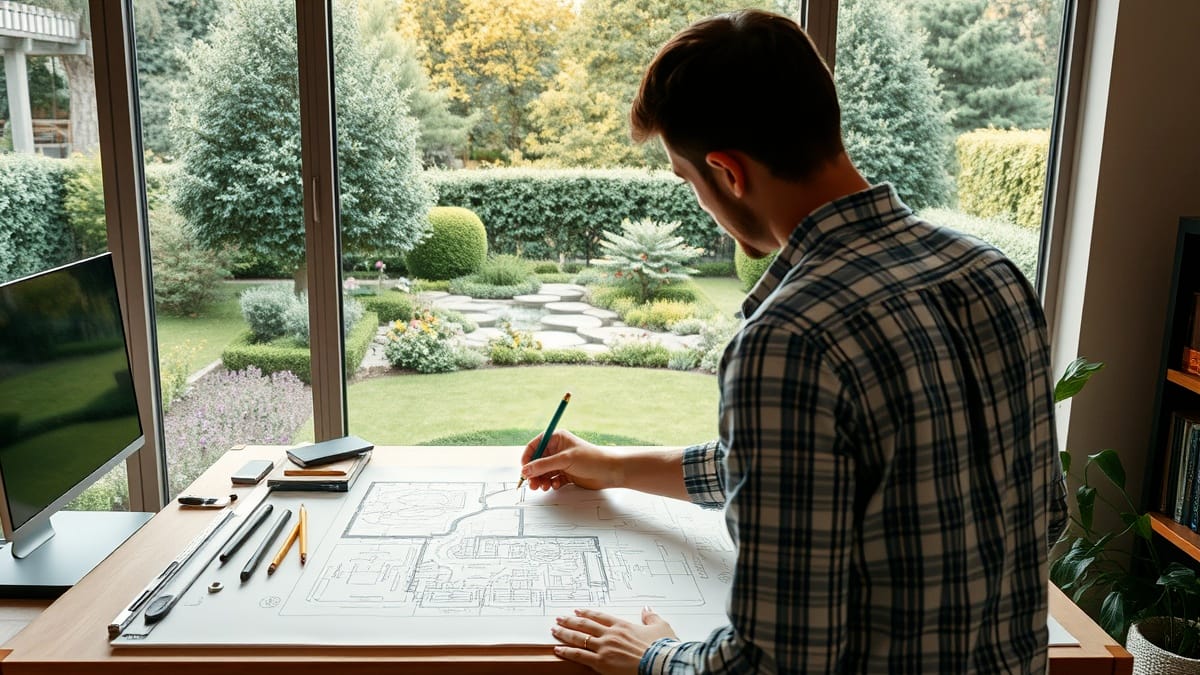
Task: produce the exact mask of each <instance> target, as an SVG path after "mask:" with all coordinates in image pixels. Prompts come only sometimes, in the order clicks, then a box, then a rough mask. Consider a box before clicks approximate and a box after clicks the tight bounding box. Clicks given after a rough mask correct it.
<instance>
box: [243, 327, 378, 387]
mask: <svg viewBox="0 0 1200 675" xmlns="http://www.w3.org/2000/svg"><path fill="white" fill-rule="evenodd" d="M377 328H379V316H378V315H376V314H375V313H373V312H367V313H365V314H363V317H362V318H361V319H359V320H358V323H356V324H354V328H352V329H351V330H350V334H349V335H347V336H346V372H348V373H354V372H356V371H357V370H358V367H359V366H360V365H362V362H363V359H364V358H366V356H367V349H368V348H369V347H370V346H371V339H372V338H374V337H375V332H376V329H377ZM252 340H253V336H252V334H251V333H250V331H246V332H244V333H242V334H241V335H239V336H237V337H236V338H234V340H233V341H232V342H230V343H229V346H227V347H226V348H225V351H223V352H221V362H222V363H223V364H225V367H226V368H227V369H229V370H234V371H237V370H245V369H246V368H247V367H249V366H256V367H257V368H258V369H259V370H261V371H262V372H263V374H264V375H269V374H271V373H278V372H281V371H284V370H288V371H291V372H292V373H295V375H296V377H298V378H300V380H301V381H302V382H304V383H305V384H311V383H312V364H311V362H310V361H309V348H308V347H306V346H305V347H301V346H298V345H296V344H295V341H293V340H291V339H289V338H279V339H277V340H273V341H271V342H266V343H261V344H256V343H254V342H253V341H252Z"/></svg>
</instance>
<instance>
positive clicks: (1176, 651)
mask: <svg viewBox="0 0 1200 675" xmlns="http://www.w3.org/2000/svg"><path fill="white" fill-rule="evenodd" d="M1103 367H1104V364H1102V363H1090V362H1088V361H1087V360H1086V359H1082V358H1081V359H1076V360H1075V361H1074V362H1072V363H1071V365H1070V366H1068V367H1067V370H1066V372H1065V373H1064V374H1063V376H1062V378H1061V379H1060V380H1059V382H1058V384H1057V386H1055V389H1054V400H1055V402H1056V403H1058V402H1061V401H1064V400H1066V399H1068V398H1070V397H1072V396H1074V395H1075V394H1077V393H1079V391H1080V390H1081V389H1082V388H1083V386H1084V384H1086V383H1087V381H1088V379H1089V378H1091V376H1092V375H1094V374H1095V373H1096V372H1098V371H1099V370H1100V369H1101V368H1103ZM1060 457H1061V458H1062V466H1063V471H1064V473H1066V474H1067V477H1068V479H1069V481H1071V482H1074V483H1076V484H1077V485H1078V487H1077V488H1076V490H1075V504H1076V507H1077V509H1076V510H1077V513H1076V514H1073V515H1072V516H1071V520H1070V523H1069V524H1068V526H1067V529H1066V531H1065V532H1064V533H1063V536H1062V538H1061V539H1060V540H1059V542H1058V545H1057V546H1056V550H1064V548H1065V552H1064V553H1062V554H1061V555H1059V556H1058V557H1057V558H1055V559H1054V560H1053V561H1052V562H1051V564H1050V580H1051V581H1053V582H1054V583H1055V584H1056V585H1057V586H1058V587H1059V588H1061V589H1062V590H1063V592H1065V593H1067V594H1069V595H1070V596H1071V599H1072V600H1073V601H1074V602H1075V603H1077V604H1080V605H1082V606H1084V607H1090V608H1093V609H1094V608H1095V607H1096V606H1097V603H1098V607H1099V611H1098V616H1096V620H1097V622H1098V623H1099V624H1100V627H1101V628H1103V629H1104V630H1106V631H1107V632H1108V634H1109V635H1111V636H1113V638H1114V639H1115V640H1117V641H1118V642H1122V643H1125V644H1126V647H1127V649H1129V651H1130V652H1131V653H1132V654H1133V656H1134V666H1133V671H1134V673H1147V674H1149V673H1156V674H1161V673H1166V674H1174V673H1180V674H1182V673H1200V624H1198V623H1197V622H1196V621H1195V619H1196V618H1198V617H1197V614H1198V613H1197V608H1200V580H1197V578H1196V573H1195V571H1194V570H1193V569H1191V568H1188V567H1185V566H1183V565H1180V564H1179V563H1175V562H1167V561H1165V560H1163V559H1162V557H1160V555H1159V552H1158V550H1157V549H1156V548H1155V546H1154V542H1153V541H1152V539H1153V536H1154V534H1153V530H1152V529H1151V525H1150V515H1149V514H1147V513H1145V512H1143V511H1142V510H1141V509H1139V508H1138V507H1137V505H1136V504H1134V503H1133V500H1132V499H1130V498H1129V494H1128V493H1127V492H1126V491H1125V468H1124V466H1123V465H1122V464H1121V459H1120V457H1119V456H1118V455H1117V453H1116V452H1115V451H1113V450H1101V451H1100V452H1097V453H1095V454H1093V455H1088V459H1087V462H1086V463H1085V464H1084V467H1083V471H1082V473H1081V474H1075V473H1073V472H1072V471H1071V456H1070V454H1068V453H1066V452H1062V453H1060ZM1097 472H1098V473H1099V475H1097ZM1098 483H1099V487H1103V490H1101V489H1098ZM1104 483H1107V484H1108V485H1103V484H1104ZM1097 502H1099V503H1100V504H1103V505H1105V506H1107V507H1108V508H1110V509H1112V510H1113V511H1114V512H1115V513H1116V514H1117V515H1118V516H1119V517H1120V523H1121V525H1120V526H1118V528H1114V529H1112V530H1106V529H1105V528H1103V527H1101V526H1100V525H1099V524H1098V523H1097V522H1096V519H1095V515H1096V505H1097ZM1093 614H1094V615H1095V612H1093ZM1127 636H1128V640H1126V637H1127Z"/></svg>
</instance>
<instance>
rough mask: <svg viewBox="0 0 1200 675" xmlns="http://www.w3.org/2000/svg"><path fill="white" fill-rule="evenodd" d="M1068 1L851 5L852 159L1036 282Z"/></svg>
mask: <svg viewBox="0 0 1200 675" xmlns="http://www.w3.org/2000/svg"><path fill="white" fill-rule="evenodd" d="M1063 13H1064V0H903V1H902V2H894V1H890V0H842V1H841V3H840V4H839V9H838V29H837V42H838V44H837V55H836V60H835V66H836V67H835V69H834V74H835V79H836V81H837V85H838V94H839V97H840V99H841V103H842V128H843V132H844V134H845V137H846V144H847V150H848V151H849V154H850V157H851V159H853V160H854V161H855V163H856V164H857V165H858V167H859V169H860V170H861V171H862V172H863V173H864V174H865V175H866V176H867V178H868V179H869V180H871V181H872V182H877V181H890V182H892V183H893V184H895V186H896V188H897V189H898V190H899V192H900V195H901V197H902V198H903V199H904V200H905V201H906V202H907V203H908V205H909V206H912V207H913V208H915V209H916V210H917V212H918V214H919V215H921V216H923V217H924V218H926V219H927V220H930V221H932V222H934V223H937V224H939V225H944V226H947V227H950V228H953V229H956V230H960V231H962V232H966V233H968V234H972V235H975V236H977V237H980V238H981V239H984V240H985V241H988V242H989V243H992V244H993V245H995V246H996V247H997V248H999V249H1001V250H1002V251H1004V253H1005V254H1007V255H1008V257H1009V258H1011V259H1012V260H1013V262H1015V263H1016V264H1017V266H1018V267H1020V269H1021V270H1022V271H1023V272H1024V273H1025V276H1026V277H1027V278H1028V279H1029V280H1030V281H1034V275H1035V270H1036V268H1037V256H1038V245H1039V242H1040V236H1041V235H1040V230H1041V227H1042V204H1043V199H1044V196H1045V195H1044V192H1045V182H1046V167H1047V164H1048V160H1049V142H1050V131H1049V129H1050V125H1051V122H1052V115H1053V104H1054V96H1055V91H1056V86H1057V82H1056V77H1057V74H1058V60H1059V43H1060V41H1061V38H1060V35H1061V32H1062V21H1063Z"/></svg>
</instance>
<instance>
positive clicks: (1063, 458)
mask: <svg viewBox="0 0 1200 675" xmlns="http://www.w3.org/2000/svg"><path fill="white" fill-rule="evenodd" d="M1058 459H1059V461H1060V462H1062V470H1063V473H1070V472H1071V453H1069V452H1067V451H1066V450H1062V451H1060V452H1059V453H1058Z"/></svg>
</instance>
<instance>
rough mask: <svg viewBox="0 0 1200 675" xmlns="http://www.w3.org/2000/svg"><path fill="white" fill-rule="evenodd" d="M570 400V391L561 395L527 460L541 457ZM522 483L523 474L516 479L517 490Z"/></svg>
mask: <svg viewBox="0 0 1200 675" xmlns="http://www.w3.org/2000/svg"><path fill="white" fill-rule="evenodd" d="M570 400H571V392H569V391H568V392H567V394H566V396H563V398H562V400H561V401H559V403H558V410H555V411H554V417H551V418H550V426H548V427H546V433H544V434H542V440H541V442H539V443H538V446H537V450H534V451H533V458H531V459H530V460H529V461H531V462H532V461H533V460H535V459H537V458H539V457H541V456H542V453H543V452H545V451H546V444H547V443H549V442H550V437H551V436H553V435H554V427H556V426H558V419H559V418H560V417H562V414H563V411H564V410H566V409H567V402H568V401H570ZM524 484H525V476H521V477H520V478H518V479H517V489H518V490H519V489H521V486H522V485H524Z"/></svg>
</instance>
